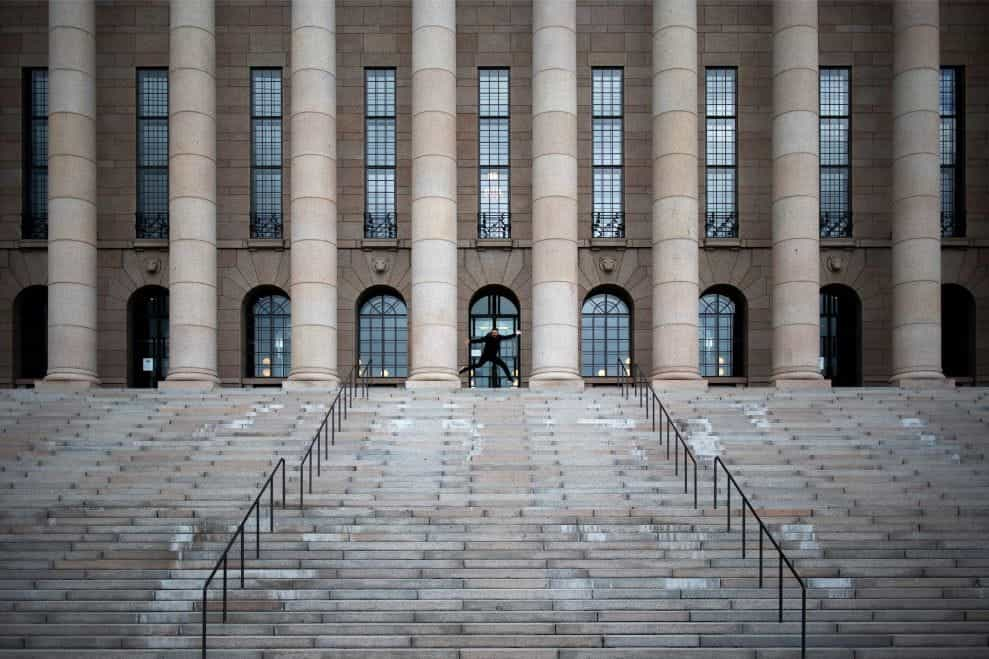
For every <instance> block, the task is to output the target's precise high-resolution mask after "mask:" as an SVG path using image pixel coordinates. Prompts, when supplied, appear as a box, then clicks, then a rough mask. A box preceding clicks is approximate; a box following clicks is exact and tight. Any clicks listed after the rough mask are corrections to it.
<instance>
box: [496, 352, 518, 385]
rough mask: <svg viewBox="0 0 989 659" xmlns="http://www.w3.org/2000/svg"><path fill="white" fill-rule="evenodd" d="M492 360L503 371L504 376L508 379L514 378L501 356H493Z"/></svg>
mask: <svg viewBox="0 0 989 659" xmlns="http://www.w3.org/2000/svg"><path fill="white" fill-rule="evenodd" d="M493 361H494V363H495V364H496V365H497V366H499V367H500V368H501V370H502V371H503V372H504V373H505V377H506V378H508V379H509V380H514V378H513V377H512V372H511V371H510V370H508V364H506V363H505V362H504V360H503V359H502V358H501V357H495V358H494V360H493Z"/></svg>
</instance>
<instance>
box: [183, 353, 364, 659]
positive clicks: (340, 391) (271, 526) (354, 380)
mask: <svg viewBox="0 0 989 659" xmlns="http://www.w3.org/2000/svg"><path fill="white" fill-rule="evenodd" d="M367 366H370V362H368V365H367ZM357 389H359V391H360V392H361V394H362V397H363V398H367V396H368V380H367V367H364V369H363V370H361V368H360V364H359V363H358V364H354V366H352V367H351V369H350V373H348V374H347V377H346V378H344V379H343V381H341V383H340V386H339V387H338V388H337V393H336V395H335V396H334V397H333V402H332V403H331V404H330V407H329V409H328V410H327V411H326V414H324V415H323V420H322V422H321V423H320V425H319V428H318V429H317V430H316V434H315V435H314V436H313V439H312V441H311V442H309V449H308V450H307V451H306V454H305V456H303V458H302V463H300V464H299V487H300V491H299V508H302V488H303V480H304V479H303V477H302V474H303V472H302V470H303V467H304V466H305V463H306V459H309V493H310V494H312V449H313V446H314V445H315V444H316V443H317V441H318V440H319V439H320V438H321V437H323V436H326V435H327V433H328V432H329V433H330V435H329V436H330V437H332V438H334V439H335V437H336V431H337V430H338V429H339V428H340V426H341V424H342V423H343V421H344V419H346V418H347V410H346V408H347V407H350V406H352V405H353V403H354V391H355V390H357ZM341 401H342V402H341ZM327 428H330V430H329V431H327ZM318 453H319V452H318V451H317V454H318ZM327 458H329V449H328V448H327ZM279 469H281V470H282V508H283V509H284V508H285V507H286V501H285V471H286V469H287V467H286V466H285V458H279V459H278V463H277V464H276V465H275V468H274V469H273V470H272V471H271V473H270V474H268V478H267V479H266V480H265V482H264V485H262V486H261V490H260V491H259V492H258V495H257V496H256V497H254V503H252V504H251V507H250V508H248V509H247V514H246V515H244V519H242V520H241V522H240V524H239V525H238V526H237V530H236V531H235V532H234V534H233V536H231V538H230V541H229V542H228V543H227V546H226V548H225V549H224V550H223V553H222V554H220V558H218V559H217V561H216V565H214V566H213V571H212V572H210V575H209V577H207V579H206V582H205V583H204V584H203V629H202V652H203V655H202V656H203V657H205V656H206V605H207V593H208V591H209V585H210V583H211V582H212V581H213V577H215V576H216V573H217V572H218V571H219V570H220V568H223V573H222V574H223V620H222V621H223V622H226V621H227V562H228V559H227V555H228V554H229V553H230V548H231V547H233V544H234V541H235V540H237V538H238V536H239V537H240V587H241V588H243V587H244V539H245V538H244V528H245V525H246V524H247V520H248V519H250V517H251V513H253V512H256V513H257V520H256V521H257V529H256V548H255V556H254V557H255V559H260V558H261V503H260V502H261V497H262V496H264V493H265V490H267V491H268V493H269V499H270V505H269V511H268V512H269V521H268V532H269V533H274V531H275V486H274V485H273V483H272V481H273V479H274V477H275V474H277V473H278V470H279Z"/></svg>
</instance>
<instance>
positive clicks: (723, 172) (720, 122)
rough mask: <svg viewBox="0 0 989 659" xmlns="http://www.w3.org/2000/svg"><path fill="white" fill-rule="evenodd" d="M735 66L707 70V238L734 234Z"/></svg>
mask: <svg viewBox="0 0 989 659" xmlns="http://www.w3.org/2000/svg"><path fill="white" fill-rule="evenodd" d="M736 82H737V71H736V70H735V69H734V68H709V69H707V71H706V79H705V83H706V84H705V99H706V106H707V111H706V112H707V115H706V119H707V126H706V133H707V137H706V145H707V147H706V151H705V162H706V165H707V169H706V176H705V190H706V198H707V210H706V213H705V222H704V224H705V235H706V236H707V237H708V238H737V237H738V212H737V209H736V196H737V195H736V190H737V180H738V178H737V173H736V157H735V144H736V139H735V136H736V129H735V128H736V126H735V122H736V119H737V114H736V113H737V110H736V98H735V89H736Z"/></svg>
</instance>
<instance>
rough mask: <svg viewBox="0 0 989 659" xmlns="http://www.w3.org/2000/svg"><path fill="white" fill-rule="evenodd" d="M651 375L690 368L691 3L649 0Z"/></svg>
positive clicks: (691, 376) (674, 376)
mask: <svg viewBox="0 0 989 659" xmlns="http://www.w3.org/2000/svg"><path fill="white" fill-rule="evenodd" d="M652 48H653V56H652V79H653V86H652V131H653V168H652V170H653V171H652V179H653V181H652V190H653V194H652V296H653V304H652V352H653V368H652V379H653V381H654V384H655V385H656V386H665V385H680V384H681V383H686V382H692V383H694V384H697V385H698V386H704V384H705V381H704V380H702V379H701V377H700V374H699V373H698V369H697V360H698V348H697V298H698V294H699V291H698V251H697V137H696V136H697V2H696V0H653V24H652Z"/></svg>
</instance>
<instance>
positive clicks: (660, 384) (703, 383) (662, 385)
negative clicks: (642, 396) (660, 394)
mask: <svg viewBox="0 0 989 659" xmlns="http://www.w3.org/2000/svg"><path fill="white" fill-rule="evenodd" d="M650 384H651V385H652V388H653V389H655V390H658V391H676V390H678V389H680V390H682V389H689V390H691V391H703V390H704V389H707V380H705V379H704V378H700V377H697V378H682V379H681V378H661V377H654V378H653V379H652V380H651V381H650Z"/></svg>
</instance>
